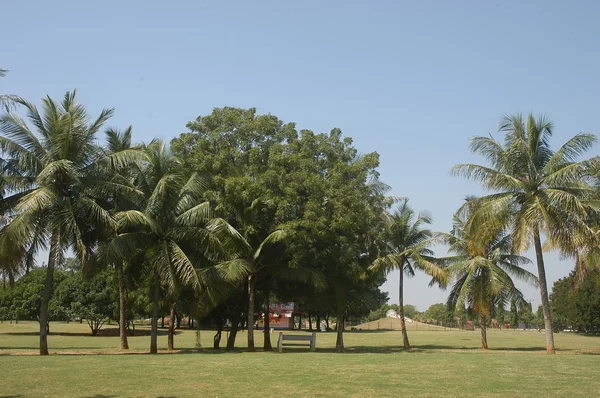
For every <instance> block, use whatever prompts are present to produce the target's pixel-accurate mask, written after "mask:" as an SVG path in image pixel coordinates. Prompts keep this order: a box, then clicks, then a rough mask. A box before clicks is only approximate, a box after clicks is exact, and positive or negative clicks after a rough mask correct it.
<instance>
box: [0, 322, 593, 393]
mask: <svg viewBox="0 0 600 398" xmlns="http://www.w3.org/2000/svg"><path fill="white" fill-rule="evenodd" d="M110 327H111V326H109V328H110ZM112 327H114V326H112ZM51 328H52V329H51V331H52V333H53V334H52V335H51V336H50V338H49V345H50V348H51V354H55V355H50V356H49V357H39V356H35V355H28V354H35V353H36V352H37V351H36V347H37V344H38V336H36V335H35V331H36V329H37V324H36V323H23V322H21V323H19V324H18V325H15V324H12V325H11V324H8V323H6V322H5V323H3V324H0V369H1V373H0V397H41V396H48V397H57V396H65V397H98V398H99V397H133V396H140V397H188V396H189V397H198V396H206V397H235V396H241V395H244V396H259V395H260V396H263V397H268V396H276V395H279V396H356V397H359V396H360V397H363V396H399V395H408V396H440V395H443V396H458V395H460V396H467V397H469V396H490V397H491V396H503V397H507V396H509V397H512V396H596V395H597V394H598V391H600V377H598V374H599V373H600V338H598V337H586V336H578V335H573V334H568V333H560V334H557V335H556V343H557V347H558V355H556V356H547V355H544V348H543V347H544V336H543V334H542V333H538V332H536V331H505V330H503V331H499V330H493V331H490V332H489V343H490V346H491V347H492V349H491V350H490V351H488V352H483V351H481V350H479V349H478V347H479V344H480V343H479V332H478V331H475V332H469V331H458V330H447V331H443V330H440V331H421V330H419V331H413V332H411V334H410V337H411V343H412V344H413V345H414V347H415V348H414V349H413V350H412V351H411V352H405V351H403V350H402V349H401V348H399V345H400V344H401V335H400V332H397V331H371V332H368V331H361V332H348V333H346V334H345V343H346V347H347V352H346V353H344V354H336V353H334V352H333V348H334V343H335V334H334V333H320V334H319V335H318V337H317V352H316V353H311V352H308V349H304V348H288V349H286V350H285V352H284V353H283V354H279V353H275V352H273V353H269V352H255V353H248V352H244V351H243V346H244V341H245V338H246V334H245V333H241V334H240V335H239V336H238V340H237V343H238V346H239V347H240V348H242V350H240V351H237V352H232V353H226V352H225V351H224V350H221V351H217V352H215V351H213V350H212V349H207V348H204V349H200V350H197V349H196V348H195V341H196V335H195V332H194V331H187V330H183V331H180V332H179V333H178V334H177V336H176V339H175V344H176V348H179V349H180V350H179V351H178V352H177V353H174V354H167V353H166V350H164V348H166V335H165V334H161V336H159V346H160V347H161V348H163V350H162V351H161V352H162V353H161V354H160V355H155V356H150V355H144V354H143V353H145V352H146V351H147V350H148V346H149V344H150V338H149V337H148V336H135V337H131V338H130V339H129V341H130V345H131V347H132V349H131V354H126V355H122V354H120V353H119V351H118V350H116V349H115V347H118V343H119V341H118V337H117V336H113V335H109V336H106V335H105V336H97V337H92V336H90V335H89V329H87V327H86V325H85V324H84V325H79V324H68V325H67V324H52V325H51ZM109 332H110V331H109ZM142 332H147V330H142ZM224 337H225V336H224ZM275 341H276V333H275V334H274V335H273V342H274V343H275ZM201 342H202V346H203V347H212V333H211V332H210V331H202V332H201ZM223 344H224V342H223Z"/></svg>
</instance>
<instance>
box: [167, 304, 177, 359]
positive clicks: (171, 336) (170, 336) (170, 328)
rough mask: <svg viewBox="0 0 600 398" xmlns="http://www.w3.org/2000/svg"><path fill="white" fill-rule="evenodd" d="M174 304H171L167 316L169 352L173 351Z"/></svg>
mask: <svg viewBox="0 0 600 398" xmlns="http://www.w3.org/2000/svg"><path fill="white" fill-rule="evenodd" d="M174 340H175V302H173V303H172V304H171V314H170V316H169V338H168V348H169V351H173V350H174V349H175V344H174Z"/></svg>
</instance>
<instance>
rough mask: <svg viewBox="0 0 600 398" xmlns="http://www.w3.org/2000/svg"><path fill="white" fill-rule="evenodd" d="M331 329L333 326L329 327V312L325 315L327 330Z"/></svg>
mask: <svg viewBox="0 0 600 398" xmlns="http://www.w3.org/2000/svg"><path fill="white" fill-rule="evenodd" d="M329 329H331V328H330V327H329V314H327V315H326V316H325V330H327V331H329Z"/></svg>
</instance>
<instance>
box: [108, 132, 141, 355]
mask: <svg viewBox="0 0 600 398" xmlns="http://www.w3.org/2000/svg"><path fill="white" fill-rule="evenodd" d="M105 134H106V141H107V145H106V150H107V152H108V153H109V154H110V153H118V152H122V151H129V150H131V149H132V146H131V135H132V126H129V127H127V128H126V129H125V130H124V131H120V130H118V129H115V128H108V129H106V131H105ZM136 172H139V167H137V165H132V167H131V168H129V169H124V170H123V171H122V172H121V173H114V174H113V175H111V176H107V177H108V178H111V179H114V180H116V181H119V182H120V183H121V184H124V185H129V186H131V187H132V188H134V186H133V179H134V178H135V176H136V175H137V173H136ZM134 198H135V196H133V197H123V195H116V194H115V195H113V196H112V198H111V199H112V200H110V209H111V211H112V212H113V213H114V212H117V211H119V210H123V209H125V208H128V207H130V205H131V204H132V203H131V201H132V200H135V199H134ZM116 233H117V231H115V234H116ZM126 264H127V261H118V262H117V263H116V264H114V267H115V270H116V274H117V290H118V292H119V343H120V348H121V349H122V350H128V349H129V342H128V340H127V300H126V295H127V293H126V291H125V273H124V268H125V267H126Z"/></svg>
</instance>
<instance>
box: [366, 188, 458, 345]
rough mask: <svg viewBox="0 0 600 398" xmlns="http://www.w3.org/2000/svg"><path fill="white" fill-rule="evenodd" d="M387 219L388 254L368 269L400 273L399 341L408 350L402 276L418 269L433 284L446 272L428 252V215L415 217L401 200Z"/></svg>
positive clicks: (429, 218)
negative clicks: (400, 340) (425, 274)
mask: <svg viewBox="0 0 600 398" xmlns="http://www.w3.org/2000/svg"><path fill="white" fill-rule="evenodd" d="M386 218H387V225H386V233H385V235H386V244H387V250H386V252H387V254H385V255H384V256H382V257H379V258H378V259H376V260H375V261H374V262H373V264H372V265H371V266H370V267H369V269H370V270H371V271H376V272H383V273H386V274H387V273H389V272H391V271H394V270H399V271H400V279H399V286H398V306H399V310H400V311H399V312H400V314H399V315H400V323H401V326H402V340H403V343H404V348H405V349H407V350H410V348H411V347H410V343H409V341H408V333H407V332H406V323H405V320H404V274H406V275H408V276H414V274H415V269H420V270H422V271H424V272H426V273H427V274H429V275H431V276H432V277H433V278H434V280H435V281H437V282H443V281H445V279H446V272H445V271H444V270H443V269H442V268H440V267H439V266H438V265H437V264H436V263H435V261H436V260H435V258H434V257H433V251H432V250H431V249H430V247H431V246H433V244H434V236H433V233H432V232H431V230H429V229H426V228H424V227H425V226H427V225H430V224H431V222H432V220H431V217H430V216H428V215H426V214H423V213H420V214H418V215H417V216H416V218H415V212H414V211H413V210H412V209H411V208H410V206H409V205H408V199H403V200H402V201H401V202H400V204H399V205H398V207H397V209H396V210H395V211H394V212H393V213H392V214H388V215H387V217H386Z"/></svg>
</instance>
